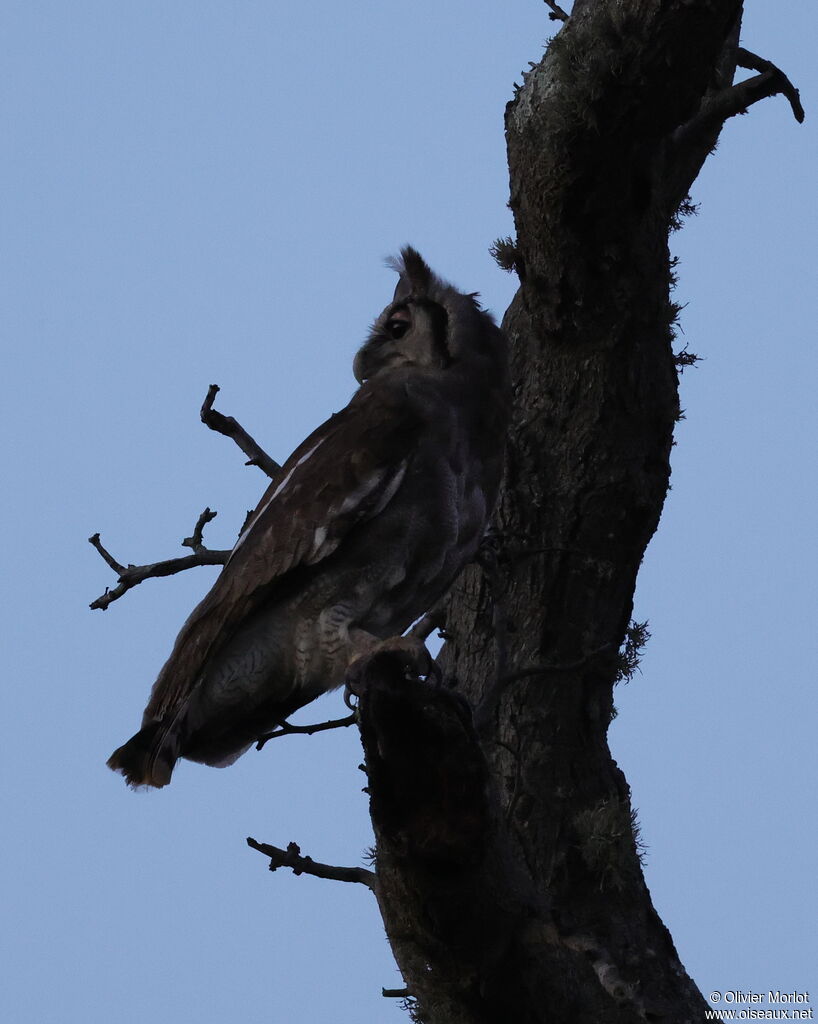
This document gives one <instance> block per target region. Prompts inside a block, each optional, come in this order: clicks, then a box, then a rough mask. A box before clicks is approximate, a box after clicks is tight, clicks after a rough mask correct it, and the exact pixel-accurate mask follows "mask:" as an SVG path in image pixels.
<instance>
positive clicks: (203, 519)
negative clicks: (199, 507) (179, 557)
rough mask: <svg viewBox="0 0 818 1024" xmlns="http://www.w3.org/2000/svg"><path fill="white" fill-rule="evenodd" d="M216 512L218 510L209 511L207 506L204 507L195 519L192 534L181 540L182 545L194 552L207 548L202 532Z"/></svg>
mask: <svg viewBox="0 0 818 1024" xmlns="http://www.w3.org/2000/svg"><path fill="white" fill-rule="evenodd" d="M218 514H219V513H218V512H211V511H210V509H209V508H206V509H205V510H204V512H202V514H201V515H200V516H199V518H198V519H197V520H196V525H195V526H194V527H193V536H192V537H185V539H184V540H183V541H182V547H183V548H192V549H193V550H194V551H196V552H199V551H206V550H207V548H205V546H204V543H203V541H202V534H203V533H204V528H205V527H206V526H207V524H208V523H212V522H213V520H214V519H215V518H216V516H217V515H218Z"/></svg>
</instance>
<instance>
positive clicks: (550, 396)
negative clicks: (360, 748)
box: [360, 0, 797, 1024]
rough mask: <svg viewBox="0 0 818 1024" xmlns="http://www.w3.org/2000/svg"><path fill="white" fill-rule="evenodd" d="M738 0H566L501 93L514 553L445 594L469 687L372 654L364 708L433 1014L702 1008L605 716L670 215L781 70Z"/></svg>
mask: <svg viewBox="0 0 818 1024" xmlns="http://www.w3.org/2000/svg"><path fill="white" fill-rule="evenodd" d="M740 14H741V4H740V3H738V2H736V0H664V2H659V0H576V2H575V4H574V8H573V11H572V12H571V16H570V18H569V20H568V21H567V22H565V24H564V27H563V28H562V29H561V30H560V32H559V34H558V35H557V36H556V37H555V39H554V40H553V41H552V42H551V44H550V45H549V47H548V49H547V51H546V53H545V55H544V57H543V59H542V60H541V61H540V63H539V64H538V65H536V66H533V67H532V69H531V70H530V71H529V72H528V73H527V74H526V75H525V77H524V82H523V85H522V87H521V88H520V89H519V90H518V91H517V92H516V95H515V97H514V99H513V101H512V102H511V103H509V105H508V108H507V112H506V134H507V143H508V156H509V168H510V184H511V208H512V210H513V213H514V217H515V224H516V230H517V238H516V242H514V243H512V244H510V245H507V246H506V247H505V252H504V257H505V258H506V259H507V261H509V262H511V263H513V265H514V267H515V269H516V270H517V273H518V275H519V277H520V288H519V291H518V292H517V295H516V297H515V299H514V301H513V303H512V305H511V307H510V308H509V310H508V312H507V314H506V316H505V320H504V327H505V330H506V331H507V333H508V335H509V338H510V340H511V344H512V361H513V378H514V396H515V401H514V421H513V426H512V429H511V433H510V437H509V448H508V462H507V478H506V482H505V486H504V490H503V494H502V497H501V501H500V505H499V509H498V512H497V515H496V525H497V529H498V531H499V538H500V542H499V558H498V562H499V572H497V573H495V574H494V576H495V580H494V587H493V588H490V587H489V586H488V582H487V576H486V574H485V573H484V572H483V571H482V570H481V569H480V568H478V567H476V566H475V567H472V568H470V569H469V570H468V571H467V572H466V573H465V574H464V577H463V578H462V579H461V581H460V583H459V585H458V586H457V588H456V593H455V594H454V595H453V598H452V600H451V602H450V606H449V608H448V612H447V617H446V630H447V633H448V634H449V636H450V639H449V641H448V642H447V644H446V645H445V647H444V650H443V652H442V655H441V658H440V663H441V665H442V668H443V671H444V674H445V676H446V678H447V679H448V680H449V681H451V682H453V684H454V686H455V690H454V691H449V690H447V689H446V688H441V687H435V686H432V685H428V686H421V687H417V688H414V689H409V690H407V687H406V685H405V682H403V680H402V679H397V678H395V677H394V672H395V671H396V669H395V668H394V666H393V667H392V668H390V666H389V665H388V664H386V663H383V664H378V665H375V666H372V667H370V670H369V677H368V678H369V685H368V687H366V688H365V689H364V692H363V695H362V697H361V706H360V714H361V731H362V738H363V742H364V748H365V752H366V764H367V770H368V772H369V780H370V782H369V785H370V791H371V794H372V817H373V822H374V825H375V832H376V839H377V857H376V866H377V877H378V882H377V886H376V891H377V893H378V899H379V903H380V906H381V910H382V913H383V917H384V922H385V925H386V929H387V933H388V935H389V937H390V940H391V942H392V946H393V949H394V951H395V955H396V957H397V960H398V963H399V966H400V967H401V969H402V971H403V974H404V977H405V979H406V983H407V986H408V988H409V991H410V992H411V993H412V995H413V996H414V997H415V998H416V1000H417V1003H416V1006H415V1011H414V1012H415V1015H416V1017H417V1018H418V1019H422V1020H425V1021H429V1022H430V1024H444V1022H445V1024H450V1022H458V1024H461V1022H462V1024H467V1022H468V1024H476V1022H490V1021H514V1022H515V1024H522V1022H529V1021H530V1022H544V1021H549V1022H551V1024H556V1022H563V1021H565V1022H566V1024H567V1022H571V1024H581V1022H587V1024H592V1022H593V1024H600V1022H608V1021H611V1022H613V1021H617V1022H618V1021H621V1022H631V1021H644V1020H647V1021H678V1022H682V1021H694V1020H697V1021H698V1020H704V1019H705V1018H704V1012H705V1009H706V1004H705V1003H704V1002H703V1000H702V999H701V996H700V994H699V993H698V990H697V989H696V987H695V985H694V984H693V983H692V982H691V981H690V979H689V978H688V976H687V975H686V973H685V971H684V968H683V967H682V965H681V963H680V962H679V959H678V956H677V954H676V951H675V949H674V946H673V942H672V939H671V937H670V935H669V933H668V932H667V930H666V928H665V927H664V925H663V924H662V922H661V921H660V919H659V917H658V916H657V914H656V912H655V911H654V909H653V906H652V904H651V899H650V894H649V892H648V890H647V887H646V885H645V882H644V879H643V876H642V871H641V865H640V859H639V851H638V843H637V841H636V839H635V836H634V830H633V827H632V816H631V807H630V799H629V789H628V785H627V782H626V780H625V778H624V777H623V775H622V773H621V771H620V770H619V768H618V767H617V765H616V763H615V762H614V761H613V759H612V757H611V755H610V751H609V749H608V744H607V730H608V726H609V724H610V721H611V717H612V714H613V687H614V685H615V682H616V679H617V674H618V671H619V668H620V664H621V662H620V658H619V654H618V652H619V650H620V648H621V645H622V644H623V641H624V640H625V636H626V630H627V627H628V623H629V620H630V615H631V611H632V601H633V594H634V587H635V583H636V576H637V572H638V569H639V565H640V562H641V560H642V557H643V555H644V552H645V548H646V546H647V544H648V542H649V540H650V538H651V536H652V534H653V532H654V531H655V529H656V527H657V524H658V522H659V517H660V515H661V511H662V505H663V502H664V499H665V495H666V493H667V490H668V481H669V475H670V462H669V456H670V450H671V444H672V435H673V427H674V423H675V421H676V419H677V417H678V413H679V404H678V396H677V375H676V366H675V362H674V355H673V350H672V340H673V327H672V325H673V321H674V319H675V314H676V309H675V307H674V305H673V303H672V302H671V299H670V291H671V287H672V262H671V258H670V255H669V249H668V235H669V231H670V230H671V229H672V226H673V224H674V219H675V217H676V213H677V208H678V206H679V203H680V202H682V201H683V200H684V198H685V196H686V195H687V192H688V190H689V188H690V186H691V184H692V183H693V181H694V180H695V177H696V175H697V173H698V171H699V169H700V167H701V165H702V163H703V162H704V160H705V159H706V157H707V155H708V154H709V153H710V151H711V150H712V148H713V146H714V144H715V142H716V140H717V138H718V134H719V130H720V128H721V125H722V123H723V120H724V119H725V118H726V117H728V116H731V115H732V114H734V113H737V112H738V111H739V109H741V108H742V104H746V103H749V102H754V101H755V98H758V96H757V95H756V94H757V93H758V94H759V95H760V94H761V93H763V94H764V95H772V94H773V93H774V92H782V91H785V89H784V87H783V86H782V85H781V83H780V82H778V81H777V80H775V81H774V77H775V76H774V75H772V74H771V73H769V72H768V71H767V72H764V74H767V78H765V79H764V81H763V82H762V81H760V80H753V85H752V86H751V87H750V88H749V89H744V90H743V91H740V92H736V91H735V88H736V87H733V86H732V80H733V74H734V71H735V67H736V62H737V53H738V51H737V42H738V26H739V21H740ZM773 70H774V71H777V69H773ZM778 74H779V75H780V72H779V73H778ZM759 78H760V76H759ZM781 78H783V76H781ZM784 82H786V79H784ZM787 85H789V83H787ZM779 86H780V87H779ZM789 88H790V90H791V91H792V92H794V90H792V87H791V86H790V87H789ZM795 96H796V100H797V93H796V94H795ZM750 97H752V98H750ZM497 578H499V579H500V581H501V582H500V585H499V586H498V584H497ZM490 589H493V590H494V591H495V593H494V600H493V599H492V595H491V593H490ZM498 591H499V592H498ZM498 648H499V650H498ZM498 673H499V677H498ZM469 708H471V709H480V713H479V714H478V716H477V720H478V724H479V725H480V733H479V734H478V732H477V731H476V729H475V725H474V719H473V717H472V716H471V714H470V711H469Z"/></svg>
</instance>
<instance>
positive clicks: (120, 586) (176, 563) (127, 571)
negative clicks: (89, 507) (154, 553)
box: [88, 508, 230, 611]
mask: <svg viewBox="0 0 818 1024" xmlns="http://www.w3.org/2000/svg"><path fill="white" fill-rule="evenodd" d="M215 515H216V513H215V512H211V511H210V509H209V508H206V509H205V510H204V512H202V514H201V515H200V516H199V519H198V520H197V522H196V527H195V529H194V530H193V536H192V537H186V538H185V539H184V540H183V541H182V544H183V545H184V546H185V547H189V548H193V554H192V555H183V556H182V557H181V558H168V559H167V560H165V561H163V562H151V563H149V564H148V565H127V566H125V565H121V564H120V563H119V562H117V560H116V559H115V558H114V556H113V555H112V554H111V553H110V552H109V551H107V550H106V549H105V548H104V547H103V546H102V541H101V540H100V539H99V534H98V533H95V534H94V535H93V537H89V538H88V542H89V544H92V545H93V546H94V547H95V548H96V550H97V551H98V552H99V553H100V555H101V556H102V558H104V559H105V561H106V562H107V564H108V565H109V566H110V567H111V568H112V569H113V570H114V572H115V573H116V574H117V577H118V580H117V586H115V587H114V589H113V590H109V589H108V588H107V587H106V588H105V593H104V594H102V595H101V596H100V597H98V598H97V599H96V601H92V602H91V608H94V609H96V608H100V609H102V611H105V610H106V608H107V607H108V605H110V604H113V602H114V601H116V600H118V599H119V598H120V597H122V595H123V594H126V593H127V592H128V591H129V590H130V589H131V588H132V587H135V586H137V585H138V584H140V583H143V582H144V581H145V580H150V579H157V578H159V577H161V576H174V575H175V574H176V573H177V572H184V571H185V570H186V569H193V568H194V567H195V566H197V565H224V563H225V562H226V561H227V559H228V558H229V557H230V552H229V551H217V550H214V549H212V548H206V547H205V546H204V544H203V543H202V531H203V530H204V527H205V524H206V523H209V522H210V521H211V519H213V518H214V517H215Z"/></svg>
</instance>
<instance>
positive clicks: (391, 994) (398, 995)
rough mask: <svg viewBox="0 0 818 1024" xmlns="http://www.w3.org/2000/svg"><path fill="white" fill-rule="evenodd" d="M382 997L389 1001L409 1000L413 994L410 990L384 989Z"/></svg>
mask: <svg viewBox="0 0 818 1024" xmlns="http://www.w3.org/2000/svg"><path fill="white" fill-rule="evenodd" d="M381 995H383V996H385V997H386V998H387V999H408V998H409V997H410V996H411V995H412V993H411V992H410V991H409V989H408V988H382V989H381Z"/></svg>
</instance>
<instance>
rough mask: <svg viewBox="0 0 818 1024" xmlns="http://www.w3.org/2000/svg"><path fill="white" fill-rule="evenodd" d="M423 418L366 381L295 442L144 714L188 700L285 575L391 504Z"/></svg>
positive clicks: (150, 716)
mask: <svg viewBox="0 0 818 1024" xmlns="http://www.w3.org/2000/svg"><path fill="white" fill-rule="evenodd" d="M418 428H419V423H418V419H417V416H416V415H415V414H413V413H412V412H411V411H410V410H409V409H408V408H407V407H406V403H401V405H400V406H396V404H395V403H393V402H389V401H387V400H385V399H384V397H383V396H379V395H378V394H377V393H376V392H374V391H373V390H371V389H370V388H369V387H367V385H364V387H362V388H361V389H360V390H359V391H358V392H357V394H356V395H355V397H354V398H353V399H352V401H351V402H350V404H349V405H348V406H347V407H346V408H345V409H344V410H343V411H342V412H340V413H337V414H336V415H334V416H332V417H330V419H328V420H327V421H326V422H325V423H323V424H322V425H321V426H320V427H318V429H317V430H315V431H314V432H313V433H312V434H311V435H310V436H309V437H308V438H307V439H306V440H305V441H304V442H303V444H301V445H300V446H299V447H298V448H297V449H296V450H295V451H294V452H293V454H292V455H291V456H290V458H289V459H288V460H287V462H286V463H285V464H284V466H283V467H282V471H281V475H280V477H279V478H278V479H277V480H274V481H273V482H272V484H270V487H269V488H268V489H267V492H266V493H265V494H264V496H263V497H262V499H261V501H260V502H259V504H258V507H257V508H256V510H255V511H254V512H253V515H252V516H251V518H250V520H249V523H248V525H247V527H246V528H245V530H244V532H243V533H242V535H241V537H240V538H239V540H238V542H237V544H236V546H235V548H234V549H233V552H232V554H231V556H230V558H229V560H228V562H227V564H226V565H225V567H224V569H223V570H222V572H221V573H220V575H219V577H218V579H217V580H216V582H215V584H214V585H213V587H212V589H211V590H210V592H209V593H208V594H207V595H206V596H205V598H204V599H203V600H202V601H201V602H200V603H199V605H198V606H197V607H196V608H195V609H194V611H193V613H192V614H191V615H190V617H189V618H188V620H187V622H186V623H185V624H184V626H183V627H182V630H181V632H180V633H179V636H178V638H177V640H176V643H175V645H174V648H173V651H172V653H171V655H170V658H169V659H168V661H167V662H166V663H165V665H164V667H163V668H162V671H161V672H160V673H159V677H158V678H157V680H156V683H155V684H154V687H153V690H152V692H151V697H150V701H149V702H148V706H147V708H146V709H145V715H144V719H143V724H147V723H148V722H150V721H155V720H156V719H160V718H163V717H164V716H165V715H167V714H168V713H169V712H173V711H174V710H175V709H178V708H179V707H180V706H181V705H182V704H183V703H184V702H185V701H186V700H187V698H188V697H189V695H190V693H191V692H192V690H193V688H194V686H195V685H196V682H197V679H198V677H199V674H200V672H201V670H202V668H203V666H204V664H205V662H206V660H207V658H208V657H209V655H210V654H211V652H212V651H214V650H216V649H217V648H218V647H219V646H221V644H222V643H224V642H225V641H226V640H227V639H228V638H229V637H230V635H231V634H232V633H233V632H234V630H235V629H236V627H237V626H238V625H239V624H240V623H241V622H242V621H243V620H244V619H245V618H246V617H247V616H248V615H250V614H252V613H253V612H254V611H255V610H256V609H257V608H258V607H259V606H260V605H261V604H262V603H263V602H265V601H267V600H269V599H270V598H271V597H272V596H274V593H275V590H276V588H277V586H278V585H279V583H280V581H281V579H282V577H284V576H285V575H286V574H287V573H289V572H291V571H292V570H293V569H295V568H296V567H298V566H301V565H315V564H316V563H317V562H320V561H321V560H322V559H324V558H326V557H327V556H328V555H330V554H332V552H333V551H335V550H336V548H337V547H338V546H339V545H340V544H341V543H342V542H343V540H344V537H345V536H346V535H347V534H348V533H349V531H350V530H351V529H352V528H353V527H354V526H356V525H357V524H358V523H361V522H363V521H365V520H366V519H369V518H372V517H374V516H376V515H378V514H379V513H380V512H381V511H382V510H383V509H384V508H385V507H386V506H387V504H388V503H389V502H390V500H391V499H392V497H393V496H394V494H395V492H396V491H397V490H398V488H399V487H400V484H401V481H402V479H403V477H404V474H405V472H406V468H407V465H408V462H409V459H410V457H411V453H412V450H413V447H414V444H415V441H416V438H417V431H418Z"/></svg>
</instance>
